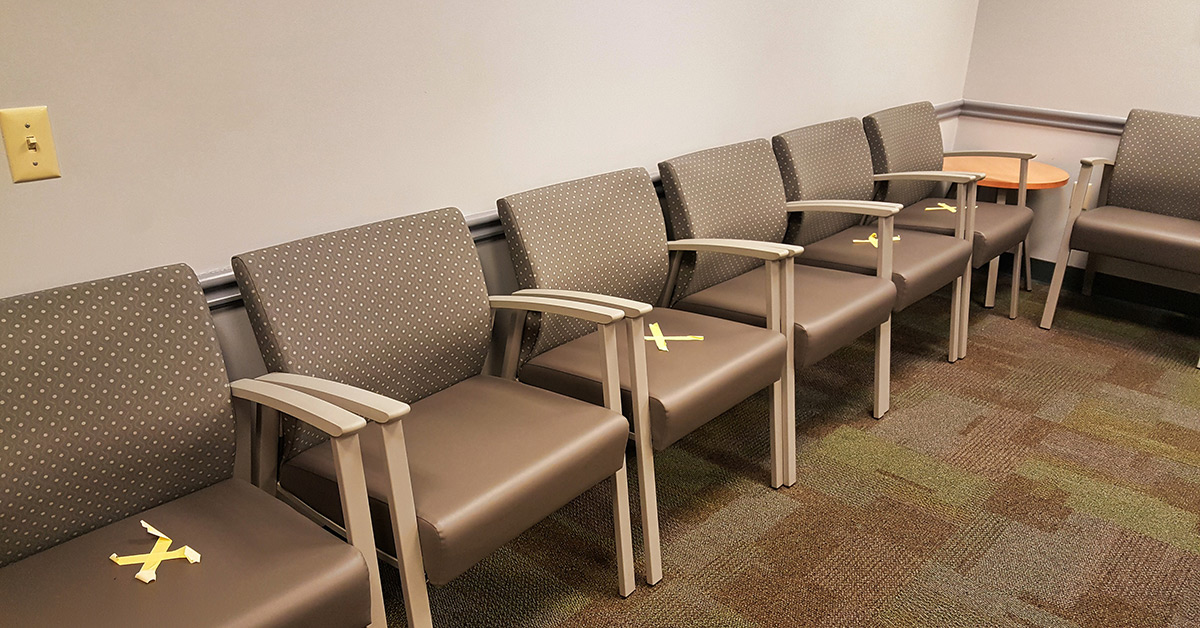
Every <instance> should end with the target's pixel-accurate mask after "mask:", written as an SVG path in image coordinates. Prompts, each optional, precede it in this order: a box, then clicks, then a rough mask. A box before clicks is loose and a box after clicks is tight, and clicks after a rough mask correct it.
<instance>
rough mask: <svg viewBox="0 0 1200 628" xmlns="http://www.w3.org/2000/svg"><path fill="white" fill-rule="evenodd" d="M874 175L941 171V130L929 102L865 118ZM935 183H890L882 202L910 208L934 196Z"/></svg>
mask: <svg viewBox="0 0 1200 628" xmlns="http://www.w3.org/2000/svg"><path fill="white" fill-rule="evenodd" d="M863 130H864V131H866V133H867V142H868V143H869V144H870V146H871V161H873V162H874V165H875V172H876V173H883V172H907V171H912V170H941V169H942V128H941V126H939V125H938V121H937V116H936V115H935V114H934V111H933V104H932V103H930V102H915V103H911V104H908V105H901V106H899V107H892V108H891V109H884V110H883V111H878V112H876V113H873V114H871V115H869V116H867V117H865V118H863ZM936 187H937V183H935V182H932V181H890V182H888V184H887V194H886V196H885V197H884V198H883V199H881V200H885V201H888V202H891V203H900V204H901V205H911V204H913V203H915V202H917V201H919V200H921V199H923V198H928V197H929V196H930V195H932V194H933V192H934V189H935V188H936Z"/></svg>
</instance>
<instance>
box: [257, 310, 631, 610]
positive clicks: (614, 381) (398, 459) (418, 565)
mask: <svg viewBox="0 0 1200 628" xmlns="http://www.w3.org/2000/svg"><path fill="white" fill-rule="evenodd" d="M488 300H489V304H490V305H491V308H492V319H493V324H494V323H495V314H496V312H497V311H498V310H514V311H516V312H517V313H518V317H519V318H521V319H522V320H521V321H518V325H517V326H516V327H514V330H515V331H514V333H515V334H516V335H517V340H516V344H517V346H518V347H519V346H520V333H521V331H520V330H522V329H523V327H524V325H521V324H519V323H521V322H523V317H524V316H525V314H526V313H527V312H540V313H546V314H558V315H563V316H570V317H573V318H578V319H582V320H586V321H589V322H592V323H595V324H596V326H597V328H598V330H599V331H600V334H601V337H602V338H603V350H602V357H603V360H604V371H603V372H604V378H603V388H604V399H605V407H607V408H608V409H610V410H613V411H615V412H617V413H620V411H621V394H620V390H621V389H620V380H619V379H618V367H617V359H618V357H617V328H616V325H617V324H618V323H619V321H620V320H621V319H622V318H624V314H623V313H622V311H621V310H618V309H614V308H610V307H604V306H599V305H592V304H588V303H579V302H576V301H568V300H565V299H553V298H546V297H536V296H516V295H511V296H490V297H488ZM510 344H511V339H510ZM513 359H514V360H515V358H513ZM508 361H509V356H508V355H506V356H505V366H504V374H503V376H504V377H507V378H510V379H511V378H513V373H515V364H514V365H513V368H511V369H510V367H509V364H508ZM260 379H263V380H265V381H269V382H273V383H276V384H278V385H281V386H286V387H288V388H293V389H295V390H299V391H302V392H305V393H308V394H310V395H313V396H315V397H318V398H320V399H322V400H324V401H326V402H329V403H331V404H333V405H335V406H338V407H339V408H342V409H344V410H346V411H349V412H353V413H356V414H361V415H362V416H364V417H365V418H367V419H369V420H371V421H372V422H374V423H375V424H377V425H378V426H379V429H380V432H381V434H382V436H381V438H382V439H383V440H382V442H383V447H384V451H385V461H386V462H385V464H386V467H387V469H386V476H387V478H388V484H389V486H388V487H387V489H388V507H389V510H390V515H391V518H392V533H393V535H394V537H395V543H396V553H397V556H396V559H395V560H394V561H393V560H392V558H391V557H390V556H387V555H386V554H382V553H380V556H381V557H382V558H383V559H384V560H386V561H387V562H389V563H391V564H395V565H396V566H397V567H398V568H399V570H400V583H401V587H402V589H403V592H404V606H405V612H406V613H407V617H408V625H409V626H412V627H413V628H431V627H432V626H433V618H432V613H431V610H430V607H429V595H428V589H427V585H426V583H425V567H424V559H423V557H422V555H421V544H420V534H419V531H418V529H417V519H416V507H415V503H414V500H413V493H412V479H411V476H410V474H409V469H408V457H407V452H406V449H405V444H404V432H403V426H402V420H401V417H403V416H404V415H405V414H408V412H409V406H408V404H406V403H403V402H400V401H397V400H394V399H391V398H389V397H386V396H384V395H379V394H376V393H372V392H370V391H366V390H363V389H361V388H357V387H355V386H350V385H348V384H343V383H339V382H332V381H329V380H325V379H321V378H317V377H310V376H307V375H297V374H292V373H270V374H267V375H264V376H262V377H261V378H260ZM275 427H276V429H278V426H277V425H276V426H275ZM264 440H272V439H271V438H270V437H269V436H268V437H264ZM260 455H261V454H260ZM336 455H337V454H336V453H335V456H336ZM267 460H278V458H277V457H273V458H267ZM276 466H277V465H276ZM360 466H361V465H360ZM264 479H265V480H266V481H268V482H270V481H272V480H274V477H271V478H260V480H264ZM613 480H614V483H615V490H614V495H613V525H614V534H615V537H616V547H617V572H618V591H619V593H620V595H621V597H628V596H629V595H630V594H632V593H633V591H634V589H635V587H636V584H635V581H634V569H633V536H632V528H631V521H630V514H629V485H628V475H627V471H626V466H625V463H624V462H622V463H621V468H620V469H618V470H617V472H616V473H615V474H614V475H613ZM270 488H273V489H274V490H276V491H279V493H280V494H281V495H287V492H286V491H285V490H283V489H282V488H281V487H279V485H278V482H277V481H274V485H273V486H271V487H270ZM365 491H366V484H365V480H364V482H363V497H364V500H363V507H364V508H365V507H366V501H365V497H366V493H365ZM289 497H290V499H288V501H289V502H293V503H295V502H299V501H300V500H299V499H298V498H296V497H295V496H289ZM300 504H302V505H303V502H300ZM301 510H302V511H303V512H305V513H306V514H308V516H309V517H312V518H314V519H316V520H317V521H318V522H320V523H322V524H324V525H326V526H329V527H330V528H331V529H334V530H338V531H343V530H342V528H341V527H340V526H338V525H337V524H335V523H333V522H332V521H329V520H328V519H327V518H326V517H324V516H322V515H320V514H319V513H317V512H316V511H315V510H313V509H312V508H311V507H308V506H307V505H304V507H303V508H301ZM368 522H369V519H368ZM368 562H369V561H368Z"/></svg>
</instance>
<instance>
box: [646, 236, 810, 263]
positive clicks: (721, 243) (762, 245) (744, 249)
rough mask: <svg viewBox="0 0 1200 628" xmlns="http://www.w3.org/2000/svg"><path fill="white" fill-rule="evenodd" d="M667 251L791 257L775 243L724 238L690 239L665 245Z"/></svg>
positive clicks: (770, 258)
mask: <svg viewBox="0 0 1200 628" xmlns="http://www.w3.org/2000/svg"><path fill="white" fill-rule="evenodd" d="M667 250H668V251H708V252H712V253H725V254H727V255H740V256H742V257H753V258H755V259H761V260H780V259H787V258H789V257H791V256H792V251H791V250H790V249H788V248H786V247H784V246H783V245H781V244H779V243H777V242H761V241H758V240H730V239H724V238H690V239H687V240H673V241H671V242H668V243H667Z"/></svg>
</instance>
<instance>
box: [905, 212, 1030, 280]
mask: <svg viewBox="0 0 1200 628" xmlns="http://www.w3.org/2000/svg"><path fill="white" fill-rule="evenodd" d="M938 203H947V204H949V205H954V204H955V203H956V201H954V200H947V199H944V198H927V199H925V200H922V201H918V202H916V203H913V204H912V205H909V206H908V207H905V208H904V209H902V210H900V213H898V214H896V227H897V228H901V227H903V228H904V229H912V230H914V231H928V232H931V233H941V234H944V235H953V234H954V226H955V225H956V224H958V214H957V213H951V212H948V211H944V210H937V211H925V208H926V207H937V205H938ZM976 205H977V207H978V208H977V209H976V210H975V243H974V250H973V251H972V254H973V258H972V262H973V263H974V264H975V267H976V268H978V267H980V266H983V265H984V264H986V263H988V262H989V261H991V259H992V258H993V257H996V256H997V255H1000V254H1001V253H1004V252H1007V251H1010V250H1012V248H1013V247H1015V246H1017V243H1019V242H1023V241H1024V240H1025V237H1026V236H1028V235H1029V227H1030V225H1032V224H1033V210H1031V209H1029V208H1028V207H1024V206H1021V205H1000V204H998V203H977V204H976Z"/></svg>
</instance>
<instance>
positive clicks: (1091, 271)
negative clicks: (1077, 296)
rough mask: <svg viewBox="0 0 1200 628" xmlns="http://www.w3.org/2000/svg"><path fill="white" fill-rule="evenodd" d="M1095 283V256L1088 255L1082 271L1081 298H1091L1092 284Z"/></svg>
mask: <svg viewBox="0 0 1200 628" xmlns="http://www.w3.org/2000/svg"><path fill="white" fill-rule="evenodd" d="M1095 282H1096V256H1095V255H1092V254H1091V253H1088V259H1087V266H1086V267H1085V268H1084V269H1083V290H1080V292H1081V293H1083V296H1085V297H1090V296H1092V284H1094V283H1095Z"/></svg>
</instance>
